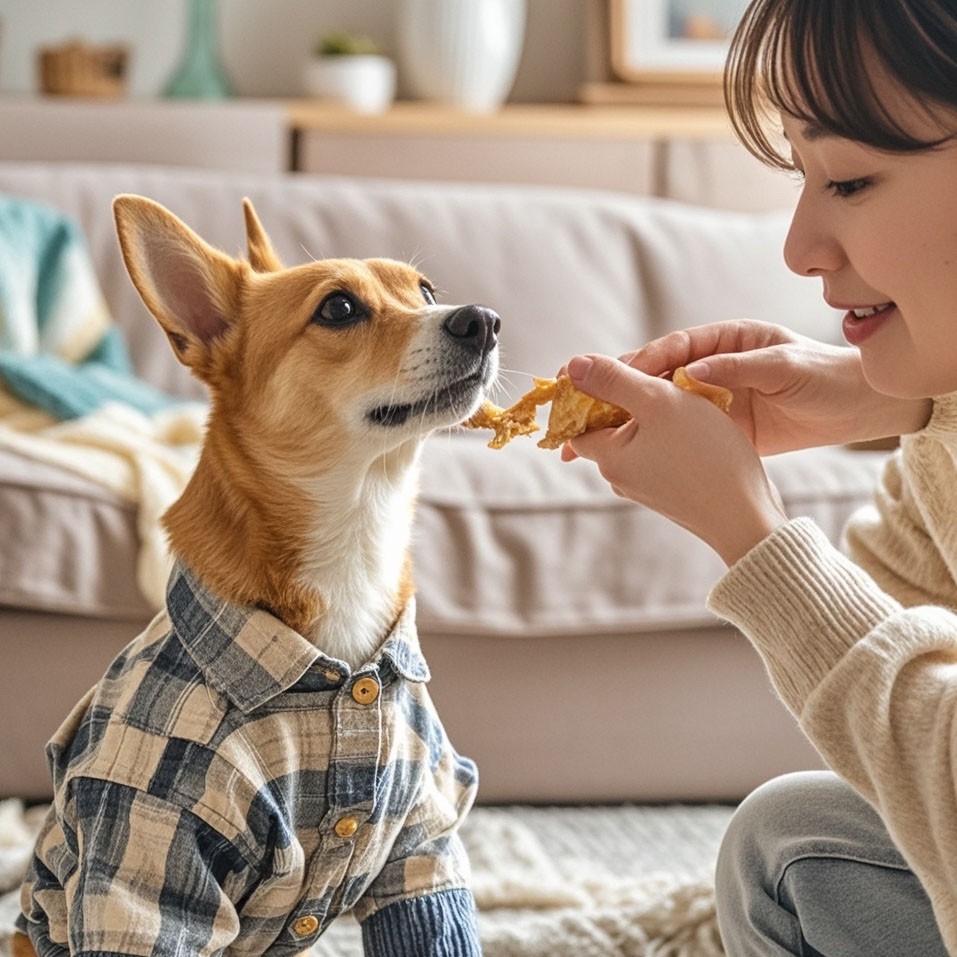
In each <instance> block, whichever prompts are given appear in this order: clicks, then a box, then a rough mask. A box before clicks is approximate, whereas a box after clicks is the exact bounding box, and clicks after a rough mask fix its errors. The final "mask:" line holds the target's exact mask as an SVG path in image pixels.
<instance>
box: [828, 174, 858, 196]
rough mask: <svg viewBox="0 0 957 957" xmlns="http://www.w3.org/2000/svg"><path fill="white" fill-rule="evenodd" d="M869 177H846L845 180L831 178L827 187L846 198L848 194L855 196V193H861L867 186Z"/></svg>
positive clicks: (836, 194)
mask: <svg viewBox="0 0 957 957" xmlns="http://www.w3.org/2000/svg"><path fill="white" fill-rule="evenodd" d="M867 184H868V181H867V179H864V178H862V179H844V180H830V181H829V182H828V184H827V188H828V189H829V190H830V191H831V192H832V193H833V194H834V195H835V196H840V197H841V198H842V199H846V198H847V197H848V196H853V195H854V194H855V193H859V192H860V191H861V190H862V189H864V187H865V186H867Z"/></svg>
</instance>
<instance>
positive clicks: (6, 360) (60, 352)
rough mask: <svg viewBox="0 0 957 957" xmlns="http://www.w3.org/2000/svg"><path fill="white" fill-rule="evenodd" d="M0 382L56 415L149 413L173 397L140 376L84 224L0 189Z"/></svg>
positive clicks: (18, 395)
mask: <svg viewBox="0 0 957 957" xmlns="http://www.w3.org/2000/svg"><path fill="white" fill-rule="evenodd" d="M0 385H2V386H4V387H6V388H7V389H8V390H9V391H10V392H11V393H12V394H13V395H15V396H16V397H17V398H18V399H20V400H21V401H23V402H26V403H28V404H29V405H31V406H34V407H36V408H39V409H42V410H43V411H44V412H48V413H50V414H51V415H53V416H55V417H56V418H58V419H75V418H79V417H80V416H84V415H87V414H89V413H90V412H93V411H95V410H96V409H98V408H99V407H100V406H102V405H103V404H105V403H107V402H121V403H123V404H125V405H129V406H132V407H133V408H135V409H138V410H139V411H141V412H144V413H146V414H147V415H149V414H152V413H154V412H158V411H160V410H162V409H164V408H167V407H169V406H170V405H171V404H173V403H174V402H175V401H176V400H175V399H173V398H172V397H171V396H168V395H166V394H165V393H163V392H161V391H159V390H158V389H155V388H153V387H152V386H150V385H149V384H148V383H145V382H143V381H142V380H140V379H138V378H137V377H136V376H135V375H134V374H133V371H132V368H131V366H130V360H129V354H128V352H127V349H126V343H125V341H124V340H123V337H122V334H121V332H120V330H119V329H118V328H117V327H116V326H115V325H113V323H112V321H111V318H110V315H109V311H108V309H107V307H106V303H105V302H104V300H103V295H102V292H101V291H100V287H99V283H98V281H97V278H96V274H95V272H94V270H93V264H92V262H91V260H90V255H89V251H88V249H87V247H86V243H85V241H84V238H83V235H82V233H81V232H80V229H79V228H78V226H77V225H76V224H75V223H74V222H73V221H72V220H71V219H69V218H68V217H66V216H64V215H63V214H62V213H60V212H58V211H57V210H54V209H51V208H49V207H46V206H43V205H41V204H39V203H35V202H32V201H28V200H24V199H20V198H17V197H13V196H3V195H0Z"/></svg>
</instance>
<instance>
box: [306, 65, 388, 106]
mask: <svg viewBox="0 0 957 957" xmlns="http://www.w3.org/2000/svg"><path fill="white" fill-rule="evenodd" d="M395 83H396V80H395V64H394V63H393V62H392V60H390V59H389V58H388V57H385V56H379V55H377V54H340V55H336V56H316V57H312V58H311V59H310V60H308V61H307V62H306V65H305V67H304V69H303V77H302V85H303V90H304V91H305V93H306V94H307V95H308V96H317V97H321V98H322V99H324V100H327V101H329V102H331V103H336V104H338V105H340V106H345V107H348V108H349V109H351V110H355V111H356V112H358V113H381V112H383V111H384V110H387V109H388V108H389V107H390V106H391V105H392V101H393V100H394V99H395Z"/></svg>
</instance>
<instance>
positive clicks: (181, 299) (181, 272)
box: [113, 195, 247, 380]
mask: <svg viewBox="0 0 957 957" xmlns="http://www.w3.org/2000/svg"><path fill="white" fill-rule="evenodd" d="M113 215H114V217H115V219H116V231H117V235H118V236H119V240H120V249H121V251H122V253H123V259H124V261H125V262H126V269H127V271H128V272H129V274H130V278H131V279H132V280H133V285H134V286H136V289H137V291H138V292H139V294H140V296H141V297H142V299H143V302H144V303H145V304H146V308H147V309H149V311H150V312H151V313H152V314H153V316H154V317H155V318H156V321H157V322H158V323H159V324H160V326H162V328H163V331H164V332H165V333H166V335H167V336H168V337H169V340H170V342H171V343H172V345H173V350H174V351H175V353H176V356H177V358H178V359H179V360H180V362H182V363H183V364H184V365H187V366H189V367H190V368H191V369H192V370H193V371H194V372H195V373H196V374H197V375H198V376H199V377H200V378H202V379H207V380H208V378H209V372H210V364H211V360H212V355H213V352H214V351H215V346H216V343H217V342H218V341H219V340H220V338H221V337H222V336H223V334H224V333H225V332H226V331H227V330H228V328H229V327H230V325H231V324H232V322H233V320H234V318H235V316H236V314H237V311H238V304H239V298H240V297H239V291H240V285H241V281H242V273H243V270H244V269H246V268H247V267H245V266H244V265H243V264H241V263H238V262H236V260H234V259H231V258H230V257H229V256H227V255H226V254H225V253H223V252H220V251H219V250H218V249H214V248H213V247H212V246H210V245H209V244H208V243H207V242H205V241H204V240H202V239H200V237H199V236H197V235H196V233H194V232H193V231H192V230H191V229H190V228H189V227H188V226H187V225H186V224H185V223H183V222H181V221H180V220H179V219H177V218H176V217H175V216H174V215H173V214H172V213H171V212H169V210H167V209H165V208H164V207H163V206H160V204H159V203H155V202H153V201H152V200H150V199H145V198H144V197H142V196H130V195H124V196H118V197H117V198H116V199H115V200H114V201H113Z"/></svg>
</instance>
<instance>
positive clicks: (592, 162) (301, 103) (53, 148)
mask: <svg viewBox="0 0 957 957" xmlns="http://www.w3.org/2000/svg"><path fill="white" fill-rule="evenodd" d="M0 130H2V131H3V136H2V137H0V160H29V161H35V160H49V161H104V162H114V163H115V162H120V163H124V162H131V163H154V164H160V165H175V166H198V167H205V168H215V169H224V170H246V171H250V172H276V171H282V170H291V171H294V172H306V173H334V174H340V175H350V176H374V177H391V178H399V179H431V180H442V181H462V182H498V183H518V184H524V185H544V186H576V187H583V188H591V189H608V190H615V191H619V192H626V193H631V194H636V195H643V196H661V197H667V198H672V199H678V200H682V201H684V202H690V203H695V204H697V205H704V206H718V207H723V208H729V209H741V210H754V209H765V208H780V207H786V206H790V205H793V202H794V198H795V196H796V192H795V189H794V186H793V184H792V183H791V182H790V181H789V180H788V178H787V177H784V176H781V174H779V173H774V172H771V171H769V170H767V169H765V168H764V167H763V166H762V165H761V164H760V163H758V161H757V160H755V159H753V158H752V157H751V156H750V155H748V154H747V152H746V151H745V150H744V149H743V148H742V147H741V146H740V145H739V144H738V143H737V142H736V141H735V139H734V137H733V135H732V132H731V128H730V125H729V123H728V120H727V118H726V116H725V113H724V110H723V108H722V107H719V106H712V107H690V106H689V107H667V106H589V105H583V104H538V103H537V104H517V103H516V104H508V105H506V106H505V107H503V108H502V109H501V110H498V111H496V112H494V113H489V114H470V113H463V112H461V111H456V110H452V109H449V108H443V107H438V106H432V105H429V104H425V103H418V102H399V103H397V104H396V105H395V106H394V107H393V108H392V109H391V110H389V111H388V112H386V113H382V114H376V115H364V114H357V113H351V112H348V111H346V110H342V109H339V108H334V107H327V106H323V105H321V103H320V102H319V101H314V100H306V99H292V100H289V99H254V98H234V99H228V100H219V101H174V100H164V99H158V98H157V99H151V98H130V99H123V100H111V101H102V100H84V99H76V98H69V99H63V98H53V97H40V96H28V95H23V96H19V95H18V96H10V95H7V96H2V97H0Z"/></svg>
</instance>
